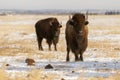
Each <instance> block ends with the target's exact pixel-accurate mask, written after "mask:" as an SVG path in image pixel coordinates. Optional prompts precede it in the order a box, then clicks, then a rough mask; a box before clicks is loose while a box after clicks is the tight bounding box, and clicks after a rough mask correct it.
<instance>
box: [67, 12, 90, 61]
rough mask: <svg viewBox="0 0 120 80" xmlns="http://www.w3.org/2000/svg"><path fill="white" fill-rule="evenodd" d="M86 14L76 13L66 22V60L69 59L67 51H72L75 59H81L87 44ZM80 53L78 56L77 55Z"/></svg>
mask: <svg viewBox="0 0 120 80" xmlns="http://www.w3.org/2000/svg"><path fill="white" fill-rule="evenodd" d="M88 23H89V22H88V21H87V16H85V15H84V14H81V13H76V14H74V15H73V16H72V18H71V19H69V20H68V21H67V23H66V29H65V38H66V45H67V56H66V61H69V52H70V51H72V52H73V53H74V56H75V61H83V52H84V51H85V50H86V48H87V45H88V38H87V37H88V28H87V26H86V25H88ZM79 55H80V56H79Z"/></svg>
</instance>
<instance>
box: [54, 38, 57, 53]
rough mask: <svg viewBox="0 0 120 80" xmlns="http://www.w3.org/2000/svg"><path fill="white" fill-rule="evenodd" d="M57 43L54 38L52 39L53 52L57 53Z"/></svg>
mask: <svg viewBox="0 0 120 80" xmlns="http://www.w3.org/2000/svg"><path fill="white" fill-rule="evenodd" d="M57 42H58V39H56V38H54V39H53V45H54V49H55V51H57V47H56V46H57Z"/></svg>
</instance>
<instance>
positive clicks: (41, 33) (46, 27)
mask: <svg viewBox="0 0 120 80" xmlns="http://www.w3.org/2000/svg"><path fill="white" fill-rule="evenodd" d="M61 27H62V25H60V24H59V22H58V20H57V19H56V18H53V17H51V18H46V19H42V20H39V21H38V22H37V23H36V24H35V30H36V35H37V41H38V47H39V50H43V48H42V45H41V43H42V40H43V38H45V39H46V41H47V43H48V45H49V50H51V44H52V43H53V44H54V47H55V50H57V47H56V45H57V43H58V40H59V34H60V28H61Z"/></svg>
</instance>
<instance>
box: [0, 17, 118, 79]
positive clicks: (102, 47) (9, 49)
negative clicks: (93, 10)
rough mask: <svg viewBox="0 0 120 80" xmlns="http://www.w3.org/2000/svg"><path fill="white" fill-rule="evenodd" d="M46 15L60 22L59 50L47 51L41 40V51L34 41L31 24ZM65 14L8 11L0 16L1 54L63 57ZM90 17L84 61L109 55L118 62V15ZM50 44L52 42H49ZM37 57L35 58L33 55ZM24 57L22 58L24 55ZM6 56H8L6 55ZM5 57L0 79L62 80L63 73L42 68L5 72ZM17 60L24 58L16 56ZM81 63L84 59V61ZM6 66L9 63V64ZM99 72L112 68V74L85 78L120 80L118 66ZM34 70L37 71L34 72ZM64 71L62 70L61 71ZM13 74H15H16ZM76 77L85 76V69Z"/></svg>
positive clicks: (0, 70) (1, 55) (53, 58)
mask: <svg viewBox="0 0 120 80" xmlns="http://www.w3.org/2000/svg"><path fill="white" fill-rule="evenodd" d="M47 17H57V18H58V20H59V22H62V25H63V26H62V29H61V33H60V40H59V43H58V45H57V47H58V51H57V52H55V51H54V49H53V48H52V51H48V45H47V44H46V41H45V40H44V41H43V43H42V45H43V48H44V51H39V50H38V46H37V41H36V34H35V29H34V24H35V22H37V21H38V20H39V19H43V18H47ZM68 18H69V17H68V15H7V16H0V57H6V56H10V57H13V58H14V57H16V56H18V57H19V56H25V58H34V59H39V60H48V61H52V60H53V61H54V60H56V61H65V58H66V42H65V34H64V33H65V27H66V26H65V25H66V21H67V20H68ZM88 20H89V23H90V24H89V25H88V28H89V35H88V40H89V43H88V48H87V50H86V51H85V53H84V60H85V61H99V60H100V61H102V62H104V59H109V58H112V59H113V60H115V62H116V64H117V63H119V62H120V59H119V58H120V23H119V21H120V15H107V16H106V15H91V16H89V18H88ZM52 47H53V46H52ZM36 57H37V58H36ZM25 58H24V59H25ZM6 59H7V58H6ZM6 59H5V60H4V61H1V62H0V64H1V68H0V73H1V75H0V80H60V79H61V80H64V76H62V75H59V74H55V73H47V72H46V70H45V69H43V68H40V69H36V68H33V69H32V70H29V71H28V72H27V73H26V74H25V73H24V74H25V75H26V76H23V75H24V74H22V72H19V73H17V74H16V73H14V71H12V72H6V67H7V66H6V64H11V63H7V61H6ZM70 59H71V62H74V56H73V54H70ZM16 60H18V61H19V62H22V61H24V60H22V59H19V58H17V59H16ZM83 63H84V62H83ZM8 67H9V66H8ZM101 71H102V72H108V73H109V72H111V71H114V74H113V75H110V76H108V77H102V76H100V77H89V78H87V80H119V79H120V77H119V76H120V69H115V70H111V69H110V70H109V69H102V70H101ZM36 73H37V74H36ZM64 73H65V72H64ZM15 74H16V75H15ZM77 79H78V80H86V77H84V72H83V74H82V76H78V77H77Z"/></svg>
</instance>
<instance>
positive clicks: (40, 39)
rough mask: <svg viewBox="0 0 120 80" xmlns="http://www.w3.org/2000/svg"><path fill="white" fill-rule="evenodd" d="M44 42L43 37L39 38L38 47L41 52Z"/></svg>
mask: <svg viewBox="0 0 120 80" xmlns="http://www.w3.org/2000/svg"><path fill="white" fill-rule="evenodd" d="M42 40H43V38H41V37H39V38H38V47H39V50H43V48H42V44H41V43H42Z"/></svg>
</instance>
